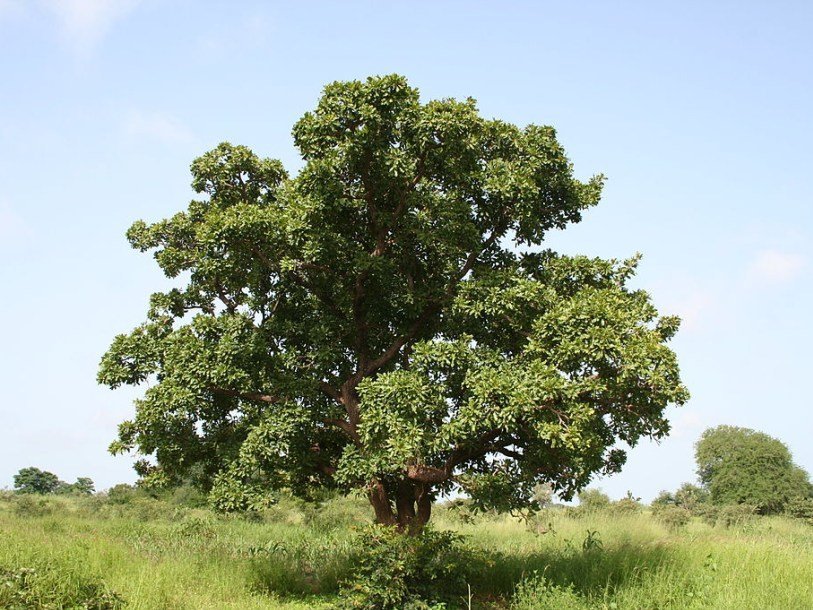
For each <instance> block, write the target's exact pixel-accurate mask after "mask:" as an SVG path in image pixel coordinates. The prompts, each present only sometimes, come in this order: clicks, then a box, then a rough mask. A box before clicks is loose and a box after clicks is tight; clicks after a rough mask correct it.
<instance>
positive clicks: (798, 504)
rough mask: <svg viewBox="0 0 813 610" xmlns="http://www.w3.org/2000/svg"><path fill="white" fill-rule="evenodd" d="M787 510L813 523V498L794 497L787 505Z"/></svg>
mask: <svg viewBox="0 0 813 610" xmlns="http://www.w3.org/2000/svg"><path fill="white" fill-rule="evenodd" d="M785 512H787V514H789V515H791V516H793V517H796V518H797V519H804V520H806V521H807V522H808V523H810V524H811V525H813V498H793V499H792V500H791V501H790V502H788V504H787V505H786V506H785Z"/></svg>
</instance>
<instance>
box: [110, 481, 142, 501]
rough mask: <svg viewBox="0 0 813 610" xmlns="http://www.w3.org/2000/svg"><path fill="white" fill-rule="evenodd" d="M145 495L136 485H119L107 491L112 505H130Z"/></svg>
mask: <svg viewBox="0 0 813 610" xmlns="http://www.w3.org/2000/svg"><path fill="white" fill-rule="evenodd" d="M143 495H144V493H143V492H142V491H141V490H139V489H138V488H137V487H135V486H134V485H128V484H127V483H119V484H118V485H114V486H113V487H111V488H110V489H108V490H107V499H108V501H109V502H110V503H111V504H129V503H130V502H132V501H133V500H134V499H135V498H137V497H142V496H143Z"/></svg>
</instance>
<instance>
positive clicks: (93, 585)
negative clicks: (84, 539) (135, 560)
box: [0, 566, 124, 610]
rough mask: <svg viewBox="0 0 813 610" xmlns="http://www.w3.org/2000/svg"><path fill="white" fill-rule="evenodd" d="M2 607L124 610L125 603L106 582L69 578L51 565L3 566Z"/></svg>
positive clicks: (18, 609)
mask: <svg viewBox="0 0 813 610" xmlns="http://www.w3.org/2000/svg"><path fill="white" fill-rule="evenodd" d="M0 607H2V608H7V609H8V610H24V609H28V608H42V609H48V608H76V609H77V610H79V609H81V610H118V609H119V608H123V607H124V601H123V600H122V598H121V596H119V595H118V594H116V593H115V592H113V591H110V590H109V589H108V588H107V587H106V586H105V585H104V584H102V583H98V582H94V581H89V580H86V579H82V578H76V577H73V578H68V579H66V578H65V575H63V574H60V573H59V572H58V571H56V570H55V569H54V568H52V567H50V566H46V567H45V568H44V569H35V568H30V567H23V568H20V567H17V568H6V567H3V566H0Z"/></svg>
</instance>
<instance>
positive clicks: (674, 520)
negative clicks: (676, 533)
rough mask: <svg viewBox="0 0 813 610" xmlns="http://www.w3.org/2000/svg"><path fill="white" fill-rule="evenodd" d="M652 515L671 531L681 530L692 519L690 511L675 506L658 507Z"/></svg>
mask: <svg viewBox="0 0 813 610" xmlns="http://www.w3.org/2000/svg"><path fill="white" fill-rule="evenodd" d="M652 514H653V515H654V516H655V518H656V519H657V520H658V521H660V522H661V523H663V524H664V525H665V526H666V527H668V528H669V529H670V530H678V529H681V528H682V527H684V526H685V525H686V524H687V523H689V521H690V520H691V518H692V513H691V511H689V509H687V508H683V507H682V506H675V505H666V506H658V507H656V508H654V509H653V511H652Z"/></svg>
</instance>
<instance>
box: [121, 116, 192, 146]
mask: <svg viewBox="0 0 813 610" xmlns="http://www.w3.org/2000/svg"><path fill="white" fill-rule="evenodd" d="M124 132H125V133H126V134H127V135H128V136H130V137H134V138H146V139H149V140H154V141H158V142H160V143H162V144H181V143H185V142H190V141H192V140H193V136H192V132H191V131H190V130H189V128H188V127H186V125H184V124H183V123H182V122H181V121H179V120H178V119H176V118H174V117H171V116H168V115H165V114H162V113H159V112H143V111H140V110H133V111H131V112H130V113H129V114H128V115H127V116H126V118H125V119H124Z"/></svg>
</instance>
